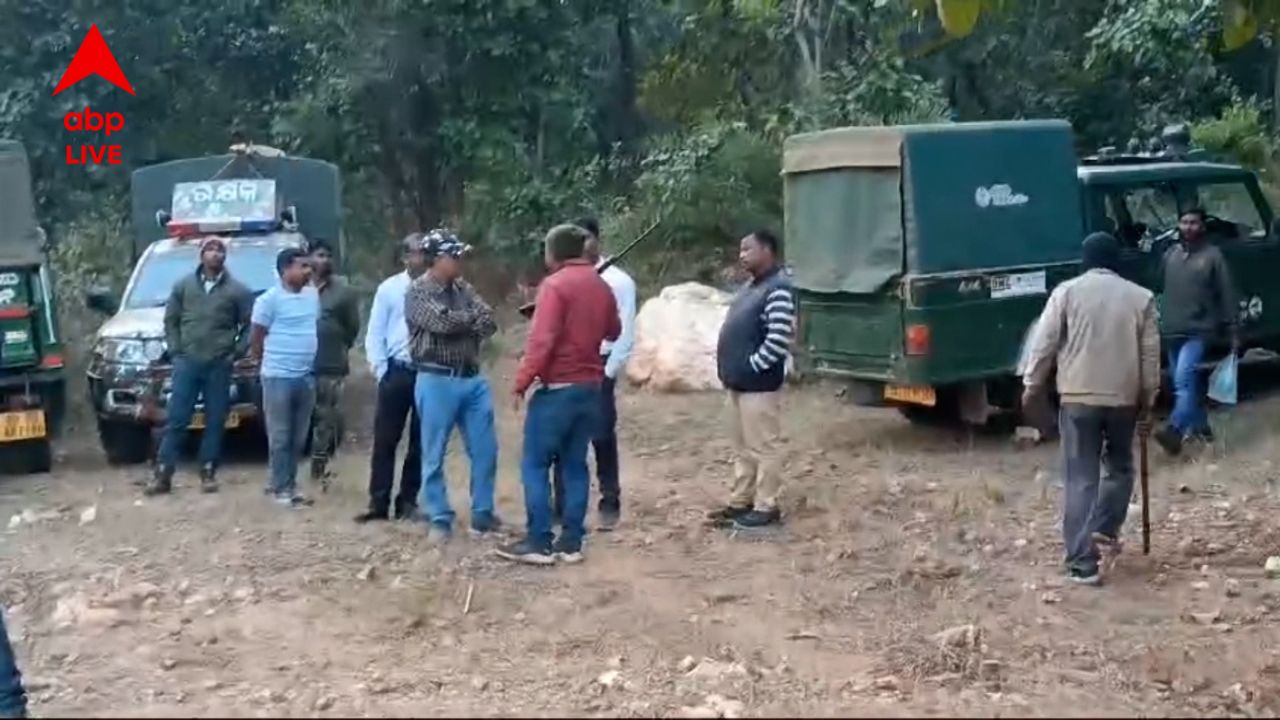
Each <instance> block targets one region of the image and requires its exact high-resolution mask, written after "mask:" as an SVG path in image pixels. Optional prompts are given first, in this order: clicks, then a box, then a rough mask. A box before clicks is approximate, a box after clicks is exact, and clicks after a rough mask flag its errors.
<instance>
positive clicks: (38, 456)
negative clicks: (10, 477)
mask: <svg viewBox="0 0 1280 720" xmlns="http://www.w3.org/2000/svg"><path fill="white" fill-rule="evenodd" d="M22 450H23V455H24V457H23V463H24V464H25V466H26V470H27V474H28V475H35V474H38V473H47V472H49V471H50V470H52V469H53V443H52V442H50V440H49V438H44V439H43V440H33V441H31V442H30V443H29V444H28V445H27V446H26V447H24V448H22Z"/></svg>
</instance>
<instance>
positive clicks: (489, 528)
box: [467, 514, 502, 538]
mask: <svg viewBox="0 0 1280 720" xmlns="http://www.w3.org/2000/svg"><path fill="white" fill-rule="evenodd" d="M467 532H468V533H470V534H471V537H474V538H485V537H496V536H497V534H498V533H500V532H502V520H501V519H499V518H498V516H497V515H493V514H487V515H478V516H476V517H474V518H472V519H471V527H470V528H469V529H468V530H467Z"/></svg>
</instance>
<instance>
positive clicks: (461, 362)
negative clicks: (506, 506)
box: [404, 229, 501, 543]
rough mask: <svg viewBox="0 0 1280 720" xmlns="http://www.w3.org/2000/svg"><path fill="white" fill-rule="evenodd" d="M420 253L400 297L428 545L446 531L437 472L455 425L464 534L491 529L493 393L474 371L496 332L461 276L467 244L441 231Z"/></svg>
mask: <svg viewBox="0 0 1280 720" xmlns="http://www.w3.org/2000/svg"><path fill="white" fill-rule="evenodd" d="M423 250H424V252H425V253H426V255H427V258H428V260H429V262H430V267H428V268H427V271H426V272H425V273H423V275H422V277H419V278H418V279H416V280H414V281H413V283H412V284H411V285H410V286H409V292H408V294H407V295H406V296H405V302H404V315H405V321H406V323H407V324H408V327H409V337H410V343H409V345H410V353H411V354H412V356H413V364H414V367H415V368H416V369H417V371H418V379H417V384H416V386H415V397H416V401H417V406H418V420H419V422H421V423H422V493H421V494H422V510H423V514H424V515H425V517H426V519H427V521H428V522H429V523H430V528H429V530H428V537H429V539H430V540H431V541H432V542H437V543H439V542H444V541H447V540H448V539H449V538H450V537H451V536H452V533H453V517H454V513H453V509H452V507H450V505H449V492H448V487H447V485H446V483H445V476H444V456H445V450H446V449H447V446H448V443H449V435H450V433H452V432H453V428H454V427H455V426H456V427H458V428H459V430H461V432H462V440H463V443H464V444H465V445H466V448H467V456H468V457H469V458H470V460H471V532H472V534H474V535H478V536H482V535H488V534H490V533H493V532H496V531H497V530H498V529H499V527H500V525H501V523H500V522H499V520H498V517H497V515H496V514H495V513H494V506H493V505H494V482H495V478H496V475H497V466H498V440H497V437H496V435H495V433H494V427H493V396H492V395H491V394H490V392H489V382H488V381H487V380H486V379H485V377H484V376H483V375H481V374H480V343H481V342H482V341H484V340H486V339H488V338H489V337H491V336H492V335H493V334H494V333H496V332H497V331H498V326H497V324H496V323H495V322H494V319H493V310H492V309H491V308H490V307H489V306H488V305H487V304H486V303H485V301H484V300H483V299H481V298H480V294H479V293H477V292H476V290H475V288H473V287H471V285H470V284H469V283H467V281H465V280H463V279H462V257H463V256H464V255H465V254H466V253H467V251H468V250H470V247H469V246H467V245H466V244H464V243H463V242H462V241H461V240H459V239H458V237H457V236H456V235H454V234H453V233H452V232H450V231H448V230H445V229H436V230H432V231H431V232H429V233H427V235H426V237H425V238H424V239H423Z"/></svg>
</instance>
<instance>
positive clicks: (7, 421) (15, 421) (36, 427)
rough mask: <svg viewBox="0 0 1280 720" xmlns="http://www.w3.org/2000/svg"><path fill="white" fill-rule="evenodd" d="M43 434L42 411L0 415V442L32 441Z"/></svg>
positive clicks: (44, 431)
mask: <svg viewBox="0 0 1280 720" xmlns="http://www.w3.org/2000/svg"><path fill="white" fill-rule="evenodd" d="M45 434H46V430H45V427H44V411H43V410H22V411H20V412H7V413H0V442H17V441H19V440H33V439H36V438H42V437H44V436H45Z"/></svg>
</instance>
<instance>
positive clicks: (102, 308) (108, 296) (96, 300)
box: [84, 287, 120, 317]
mask: <svg viewBox="0 0 1280 720" xmlns="http://www.w3.org/2000/svg"><path fill="white" fill-rule="evenodd" d="M84 304H85V305H86V306H87V307H88V308H89V309H90V310H93V311H94V312H99V313H102V314H103V315H106V316H108V317H110V316H112V315H115V314H116V312H118V311H119V310H120V301H119V300H117V299H116V294H115V293H113V292H111V290H109V289H108V288H105V287H95V288H90V289H89V291H88V292H86V293H85V294H84Z"/></svg>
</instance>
